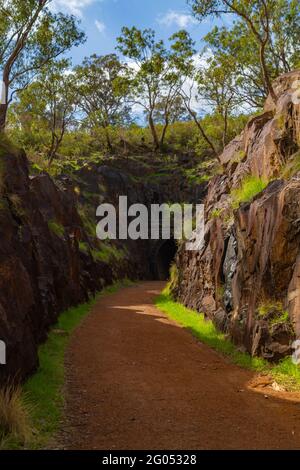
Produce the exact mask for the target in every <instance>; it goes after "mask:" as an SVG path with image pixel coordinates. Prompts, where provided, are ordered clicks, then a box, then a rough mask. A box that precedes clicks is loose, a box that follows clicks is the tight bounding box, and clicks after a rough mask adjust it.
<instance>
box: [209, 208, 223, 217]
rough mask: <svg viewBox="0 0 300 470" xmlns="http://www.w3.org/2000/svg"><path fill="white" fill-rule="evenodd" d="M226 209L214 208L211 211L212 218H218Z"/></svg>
mask: <svg viewBox="0 0 300 470" xmlns="http://www.w3.org/2000/svg"><path fill="white" fill-rule="evenodd" d="M223 211H224V209H213V210H212V211H211V213H210V218H211V219H218V218H219V217H220V216H221V214H222V212H223Z"/></svg>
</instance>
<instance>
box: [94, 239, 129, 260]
mask: <svg viewBox="0 0 300 470" xmlns="http://www.w3.org/2000/svg"><path fill="white" fill-rule="evenodd" d="M92 255H93V257H94V259H95V260H98V261H103V262H104V263H111V262H113V261H121V260H123V259H124V257H125V252H124V250H123V249H118V248H117V247H116V246H114V245H113V244H110V243H108V242H106V243H104V242H101V247H100V249H98V250H96V249H93V250H92Z"/></svg>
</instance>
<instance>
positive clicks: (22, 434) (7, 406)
mask: <svg viewBox="0 0 300 470" xmlns="http://www.w3.org/2000/svg"><path fill="white" fill-rule="evenodd" d="M29 414H30V410H29V408H28V405H27V404H26V403H25V402H24V400H23V399H22V391H21V388H20V387H14V386H7V387H6V388H3V389H2V390H0V447H3V445H4V443H5V440H6V439H7V437H8V436H9V437H10V438H13V439H14V440H15V441H17V442H19V443H21V444H25V443H26V442H27V441H28V440H29V438H30V436H31V433H32V431H31V427H30V424H29Z"/></svg>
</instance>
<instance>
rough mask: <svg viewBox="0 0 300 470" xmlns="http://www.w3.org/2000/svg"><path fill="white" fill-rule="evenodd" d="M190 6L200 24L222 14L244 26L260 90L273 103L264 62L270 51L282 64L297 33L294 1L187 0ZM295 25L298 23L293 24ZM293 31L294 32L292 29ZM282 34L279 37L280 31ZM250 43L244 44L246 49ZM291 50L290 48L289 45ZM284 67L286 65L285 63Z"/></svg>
mask: <svg viewBox="0 0 300 470" xmlns="http://www.w3.org/2000/svg"><path fill="white" fill-rule="evenodd" d="M187 1H188V3H189V4H190V5H191V6H192V9H193V12H194V15H195V16H196V17H197V18H199V20H200V21H202V20H204V19H205V18H207V17H212V16H215V17H220V16H222V15H225V14H229V15H233V18H237V19H238V20H239V22H240V24H241V25H243V26H245V27H246V29H247V32H248V34H249V35H250V36H251V38H252V39H253V40H254V42H255V44H256V48H255V49H254V52H255V53H257V56H256V57H257V60H258V61H259V64H260V67H261V74H262V79H263V83H264V87H265V89H266V90H267V93H269V94H270V95H271V97H272V99H273V101H274V102H276V101H277V96H276V92H275V90H274V87H273V84H272V78H273V77H272V70H271V69H270V63H269V61H268V54H270V51H272V49H273V52H274V53H275V55H277V54H278V53H279V56H278V57H277V58H278V59H279V61H280V62H285V61H286V52H287V51H288V48H289V47H290V45H291V38H293V39H292V41H293V40H296V38H297V31H298V33H299V5H298V3H299V2H298V0H251V1H248V0H187ZM283 15H285V18H286V19H287V20H288V27H285V26H284V18H283ZM297 23H298V24H297ZM294 27H295V28H296V30H295V31H294V29H293V28H294ZM282 28H285V30H286V32H285V33H284V34H282V32H281V29H282ZM251 45H252V42H251V41H250V43H249V42H248V46H246V47H248V48H250V47H251ZM292 47H293V46H292ZM273 56H274V55H273ZM285 67H286V68H288V64H287V63H286V64H285Z"/></svg>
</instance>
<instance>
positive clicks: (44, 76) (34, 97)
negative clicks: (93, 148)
mask: <svg viewBox="0 0 300 470" xmlns="http://www.w3.org/2000/svg"><path fill="white" fill-rule="evenodd" d="M69 70H70V63H69V61H68V60H61V61H59V62H56V63H51V64H49V66H48V67H47V68H44V70H43V71H42V73H41V74H40V76H39V77H38V79H37V80H35V81H34V82H33V83H32V84H30V85H29V86H28V87H27V88H26V89H25V90H23V91H22V92H21V93H20V94H19V101H18V102H17V103H16V104H15V106H14V111H15V113H16V114H17V115H19V116H20V119H21V122H23V123H24V122H25V124H26V125H27V127H28V124H30V126H31V127H32V128H33V129H35V132H38V131H41V130H42V129H43V130H44V131H45V132H47V133H50V140H49V143H48V150H47V158H48V162H49V165H51V163H52V162H53V160H54V158H55V157H56V155H57V152H58V150H59V147H60V145H61V143H62V141H63V138H64V135H65V133H66V131H67V130H68V129H70V128H72V127H73V125H74V124H75V123H76V110H77V108H76V104H75V102H76V94H77V93H76V86H75V84H74V76H73V75H72V73H69Z"/></svg>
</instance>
